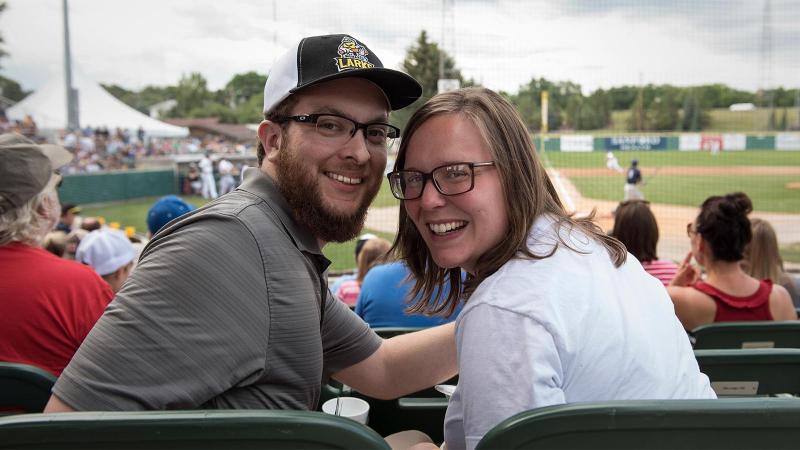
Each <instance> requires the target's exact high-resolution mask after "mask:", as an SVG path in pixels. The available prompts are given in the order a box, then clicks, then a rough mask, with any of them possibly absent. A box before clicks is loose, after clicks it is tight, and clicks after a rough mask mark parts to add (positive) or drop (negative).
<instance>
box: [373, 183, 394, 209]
mask: <svg viewBox="0 0 800 450" xmlns="http://www.w3.org/2000/svg"><path fill="white" fill-rule="evenodd" d="M372 206H373V207H377V208H382V207H384V206H400V200H398V199H396V198H394V196H392V190H391V189H390V188H389V180H387V179H386V177H383V183H382V184H381V190H380V191H378V196H377V197H375V200H373V201H372Z"/></svg>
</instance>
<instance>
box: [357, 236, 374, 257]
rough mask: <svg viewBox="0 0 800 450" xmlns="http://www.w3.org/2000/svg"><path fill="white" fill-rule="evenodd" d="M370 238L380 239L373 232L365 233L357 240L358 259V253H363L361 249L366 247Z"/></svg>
mask: <svg viewBox="0 0 800 450" xmlns="http://www.w3.org/2000/svg"><path fill="white" fill-rule="evenodd" d="M370 239H378V236H375V235H374V234H372V233H364V234H362V235H361V236H359V237H358V239H357V240H356V259H358V254H359V253H361V249H362V248H364V244H366V243H367V241H368V240H370Z"/></svg>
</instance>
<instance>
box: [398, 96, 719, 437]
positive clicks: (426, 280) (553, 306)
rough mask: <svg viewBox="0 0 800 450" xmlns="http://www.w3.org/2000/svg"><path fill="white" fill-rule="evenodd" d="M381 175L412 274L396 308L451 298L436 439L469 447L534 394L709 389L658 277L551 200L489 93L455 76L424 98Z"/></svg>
mask: <svg viewBox="0 0 800 450" xmlns="http://www.w3.org/2000/svg"><path fill="white" fill-rule="evenodd" d="M389 182H390V186H391V189H392V193H393V195H394V196H395V197H397V198H398V199H400V200H402V206H401V208H400V227H399V232H398V235H397V239H396V241H395V245H394V249H395V251H396V252H397V254H398V256H399V257H400V258H401V259H402V260H403V261H404V262H405V263H406V264H407V265H408V267H409V269H410V270H411V272H412V275H413V277H414V279H415V280H416V282H415V285H414V288H413V289H412V294H411V298H416V299H418V300H417V301H416V303H414V304H413V305H412V306H410V308H409V309H410V311H412V312H423V313H428V314H437V313H444V314H449V313H452V312H453V310H454V309H455V308H456V307H457V306H458V305H459V304H465V305H464V307H463V310H462V311H461V313H460V314H459V316H458V318H457V319H456V343H457V349H458V364H459V381H458V387H457V388H456V390H455V393H454V394H453V396H452V398H451V399H450V402H449V405H448V408H447V417H446V420H445V442H446V444H447V448H448V449H450V450H455V449H461V448H474V447H475V445H476V444H477V443H478V441H479V440H480V439H481V437H483V435H484V434H485V433H486V432H487V431H489V429H491V428H492V427H493V426H495V425H497V424H498V423H499V422H501V421H502V420H504V419H506V418H507V417H510V416H512V415H514V414H516V413H519V412H522V411H525V410H528V409H532V408H537V407H541V406H547V405H553V404H560V403H567V402H581V401H603V400H624V399H670V398H714V397H715V395H714V392H713V391H712V390H711V387H710V385H709V381H708V378H707V377H706V376H705V375H703V374H702V373H700V371H699V369H698V366H697V361H696V360H695V358H694V355H693V353H692V349H691V347H690V345H689V340H688V338H687V336H686V333H685V332H684V331H683V329H682V327H681V324H680V323H679V322H678V320H677V319H676V318H675V314H674V312H673V307H672V304H671V303H670V301H669V297H668V296H667V293H666V291H665V290H664V287H663V286H662V285H661V283H660V282H659V281H658V280H656V279H655V278H653V277H651V276H649V275H647V273H646V272H645V271H644V270H642V267H641V265H640V264H638V263H635V262H634V263H631V262H626V256H627V252H626V251H625V247H624V246H623V245H622V244H621V243H620V242H619V241H618V240H616V239H614V238H612V237H609V236H607V235H606V234H605V233H603V232H602V230H600V229H599V227H598V226H597V225H595V224H594V223H593V222H592V221H591V217H588V218H575V217H572V216H571V215H569V214H568V213H567V212H566V211H565V209H564V207H563V206H562V204H561V201H560V200H559V198H558V194H557V192H556V190H555V188H554V186H553V184H552V183H551V182H550V179H549V178H548V176H547V173H546V171H545V168H544V166H543V165H542V163H541V161H540V160H539V158H538V156H537V154H536V151H535V149H534V148H533V144H532V142H531V136H530V134H529V132H528V129H527V127H526V126H525V124H524V122H523V121H522V119H521V118H520V116H519V114H518V113H517V111H516V110H515V109H514V107H513V106H512V105H511V104H510V103H509V102H508V101H507V100H505V99H504V98H503V97H502V96H500V95H498V94H497V93H495V92H492V91H490V90H488V89H482V88H468V89H460V90H455V91H450V92H446V93H443V94H439V95H437V96H435V97H433V98H432V99H431V100H429V101H428V102H427V103H426V104H425V105H423V106H422V107H421V108H420V109H419V110H418V111H417V112H416V113H414V115H413V116H412V117H411V119H410V120H409V122H408V124H407V126H406V131H405V134H404V135H403V140H402V143H401V145H400V149H399V153H398V155H397V160H396V162H395V166H394V171H393V172H391V173H390V174H389ZM462 269H464V270H465V271H466V272H467V274H468V275H467V277H466V279H462V278H461V276H460V273H461V270H462ZM445 284H449V286H450V290H449V293H448V295H447V297H446V298H444V299H440V298H437V296H436V295H434V293H435V292H437V289H438V290H439V291H441V288H443V287H444V285H445ZM417 294H422V295H421V296H418V295H417Z"/></svg>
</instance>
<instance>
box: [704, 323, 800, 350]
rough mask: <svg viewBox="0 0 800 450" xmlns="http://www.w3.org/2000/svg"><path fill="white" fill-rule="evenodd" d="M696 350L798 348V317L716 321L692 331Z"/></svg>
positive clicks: (799, 345) (799, 339)
mask: <svg viewBox="0 0 800 450" xmlns="http://www.w3.org/2000/svg"><path fill="white" fill-rule="evenodd" d="M691 335H692V337H693V339H694V341H695V343H694V348H695V349H696V350H705V349H725V348H800V320H797V321H795V320H790V321H781V322H719V323H712V324H708V325H703V326H700V327H697V328H695V329H694V330H692V332H691Z"/></svg>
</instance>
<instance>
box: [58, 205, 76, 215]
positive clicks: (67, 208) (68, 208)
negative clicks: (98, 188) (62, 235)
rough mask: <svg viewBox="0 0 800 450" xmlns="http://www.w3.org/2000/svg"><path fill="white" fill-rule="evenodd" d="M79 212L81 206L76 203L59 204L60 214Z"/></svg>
mask: <svg viewBox="0 0 800 450" xmlns="http://www.w3.org/2000/svg"><path fill="white" fill-rule="evenodd" d="M79 212H81V208H80V207H79V206H78V205H76V204H74V203H67V204H64V205H61V215H62V216H63V215H65V214H67V213H72V214H78V213H79Z"/></svg>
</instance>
